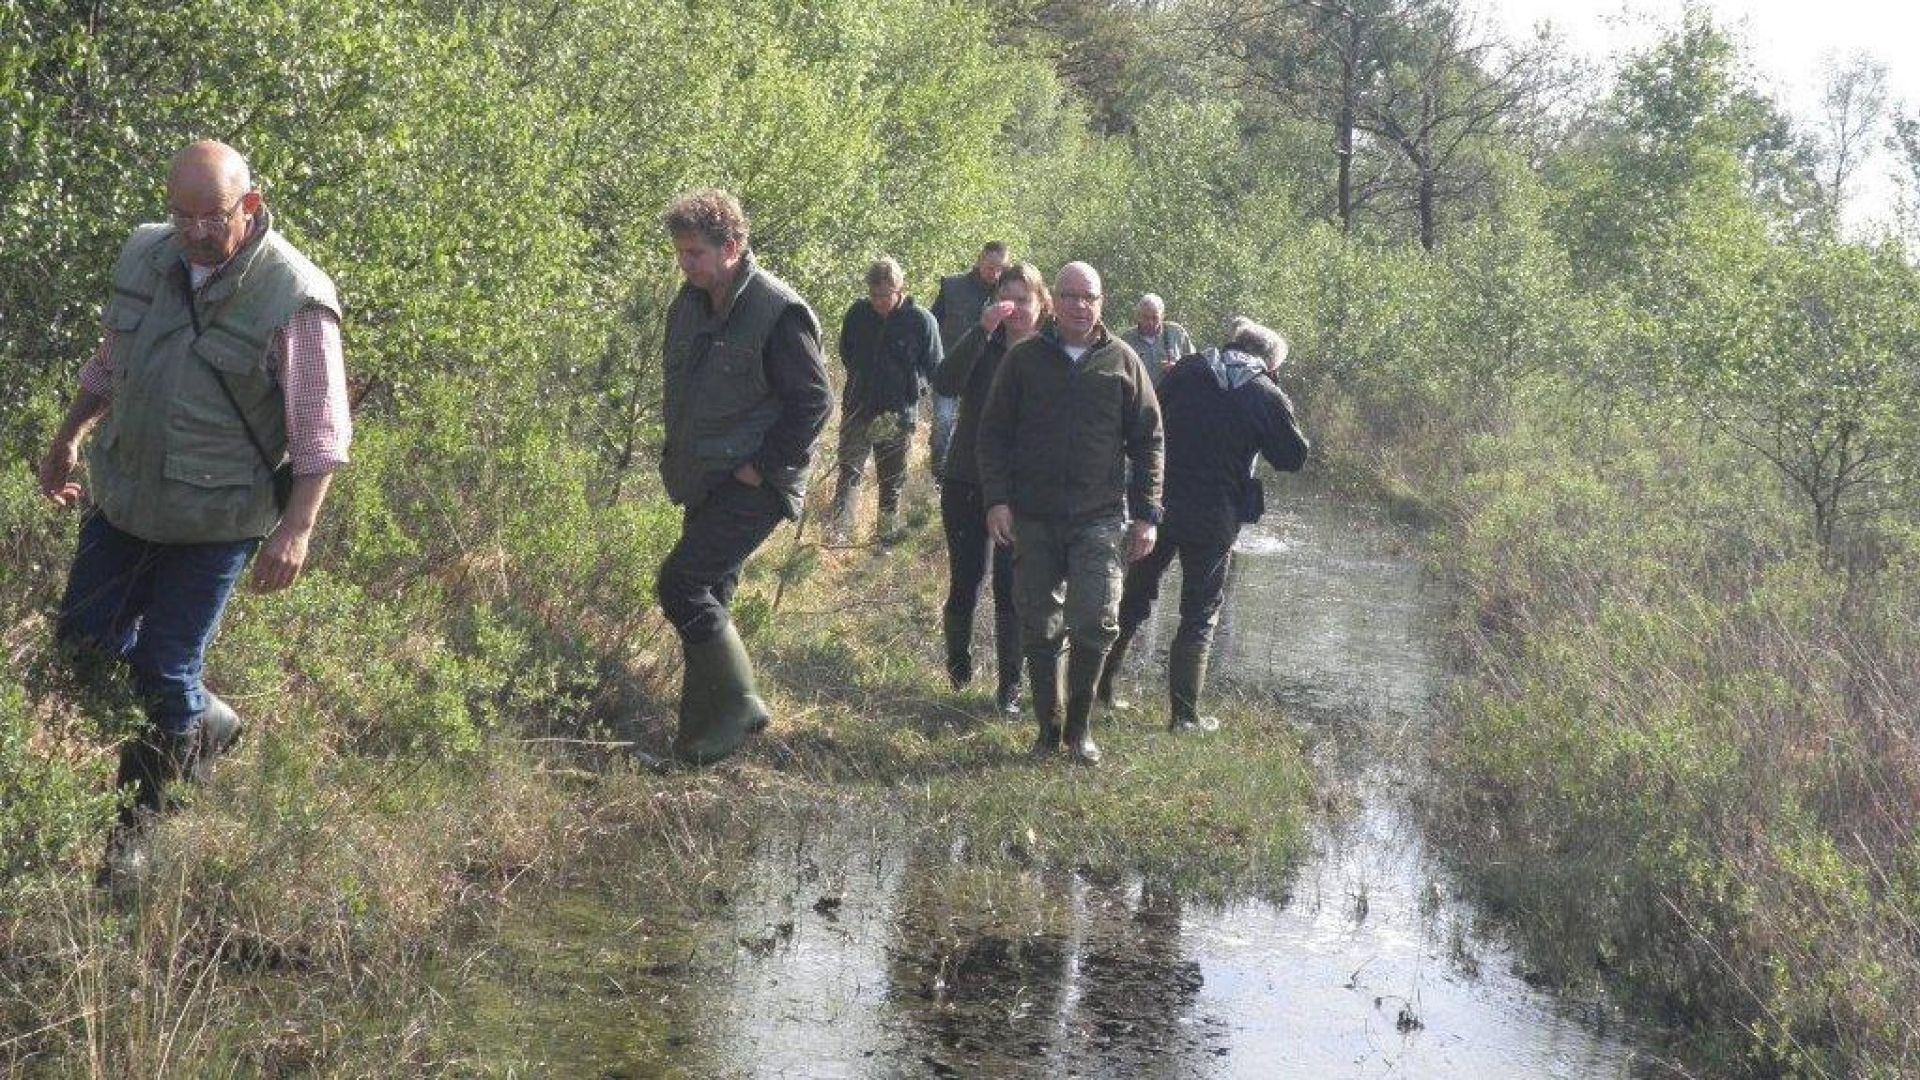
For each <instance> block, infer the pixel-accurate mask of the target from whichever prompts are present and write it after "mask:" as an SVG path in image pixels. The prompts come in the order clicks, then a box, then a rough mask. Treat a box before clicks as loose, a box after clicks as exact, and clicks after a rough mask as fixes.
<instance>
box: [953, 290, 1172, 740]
mask: <svg viewBox="0 0 1920 1080" xmlns="http://www.w3.org/2000/svg"><path fill="white" fill-rule="evenodd" d="M1100 300H1101V297H1100V275H1099V273H1098V272H1097V271H1095V270H1094V268H1093V267H1091V266H1088V265H1087V264H1085V263H1079V262H1075V263H1068V264H1067V265H1066V266H1064V267H1062V268H1061V270H1060V273H1059V276H1058V277H1057V278H1056V279H1055V283H1054V292H1053V301H1054V313H1055V314H1054V324H1053V326H1051V327H1049V328H1048V329H1047V330H1046V331H1044V332H1042V333H1041V334H1040V335H1039V336H1037V337H1034V338H1032V339H1029V340H1027V341H1025V342H1022V343H1021V344H1019V345H1017V346H1015V347H1014V348H1013V349H1011V350H1009V351H1008V352H1007V355H1006V358H1005V359H1004V360H1002V361H1001V364H1000V370H999V372H998V373H997V374H996V375H995V376H994V380H993V388H992V390H990V391H989V392H988V395H987V407H986V412H985V413H984V414H983V415H982V417H981V419H980V433H979V444H978V450H977V453H978V456H979V462H980V484H981V499H982V501H983V502H984V503H985V504H986V505H987V507H988V509H987V531H988V533H989V534H990V535H991V536H992V537H993V540H994V542H995V543H997V544H1011V545H1013V547H1014V597H1015V604H1016V606H1017V607H1018V608H1019V611H1020V630H1021V639H1022V641H1023V642H1024V643H1025V650H1026V654H1027V677H1028V680H1029V682H1030V683H1031V685H1032V688H1033V704H1034V711H1035V714H1036V715H1037V717H1038V720H1039V738H1038V740H1037V741H1036V743H1035V744H1034V753H1035V754H1037V755H1042V756H1044V755H1048V754H1052V753H1054V752H1055V751H1057V750H1058V749H1060V746H1061V741H1062V737H1063V735H1064V738H1065V745H1066V749H1067V751H1068V752H1069V753H1070V754H1071V755H1072V758H1073V760H1074V761H1076V762H1079V763H1081V764H1085V765H1094V764H1098V763H1099V760H1100V750H1099V747H1097V746H1095V745H1094V742H1093V737H1092V733H1091V730H1090V728H1091V719H1092V712H1093V701H1094V692H1095V686H1096V684H1097V683H1098V682H1099V679H1100V671H1101V668H1102V666H1103V665H1104V663H1105V661H1106V654H1107V649H1108V647H1109V646H1111V645H1112V644H1113V641H1114V638H1115V637H1117V636H1118V634H1119V623H1118V614H1119V603H1120V586H1121V570H1122V567H1123V565H1124V563H1125V562H1132V561H1133V560H1135V559H1138V558H1140V557H1142V556H1144V555H1146V554H1147V553H1148V552H1149V551H1152V550H1153V542H1154V536H1155V530H1156V526H1157V525H1158V524H1159V522H1160V486H1161V442H1162V435H1161V429H1160V406H1159V403H1158V402H1157V401H1156V400H1155V398H1154V395H1153V384H1152V381H1151V379H1150V378H1149V376H1148V374H1147V370H1146V365H1144V364H1142V363H1141V362H1140V358H1139V357H1138V356H1136V355H1134V352H1133V350H1132V349H1130V348H1128V347H1127V346H1126V345H1125V344H1124V343H1123V342H1121V341H1120V340H1119V339H1117V338H1115V337H1114V336H1113V335H1111V334H1109V333H1108V332H1107V328H1106V327H1105V326H1104V325H1102V324H1101V322H1100ZM1069 643H1070V644H1071V647H1070V648H1069ZM1063 653H1064V654H1066V657H1067V664H1066V672H1065V676H1066V718H1065V720H1066V722H1065V726H1064V730H1063V728H1062V725H1061V715H1060V682H1061V674H1062V673H1061V670H1060V668H1061V657H1062V654H1063Z"/></svg>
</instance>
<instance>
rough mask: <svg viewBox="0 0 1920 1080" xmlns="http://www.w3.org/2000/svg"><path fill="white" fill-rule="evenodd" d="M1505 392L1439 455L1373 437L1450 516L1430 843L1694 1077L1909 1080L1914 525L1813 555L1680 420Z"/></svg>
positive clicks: (1739, 473) (1546, 388)
mask: <svg viewBox="0 0 1920 1080" xmlns="http://www.w3.org/2000/svg"><path fill="white" fill-rule="evenodd" d="M1518 406H1519V407H1518V408H1517V409H1516V410H1515V411H1514V413H1513V414H1512V419H1511V420H1510V422H1508V423H1506V424H1502V425H1496V426H1495V427H1494V430H1493V431H1492V432H1491V433H1486V434H1480V435H1474V436H1469V437H1465V438H1462V439H1458V441H1460V442H1464V444H1465V450H1464V452H1456V451H1455V450H1453V449H1451V448H1441V449H1439V450H1436V446H1435V445H1434V444H1433V443H1410V444H1408V445H1405V446H1404V447H1402V448H1400V449H1399V452H1395V451H1394V449H1393V448H1392V447H1390V446H1388V447H1382V445H1381V444H1379V443H1374V444H1372V445H1373V446H1375V447H1377V449H1374V450H1372V451H1369V452H1370V453H1372V454H1374V455H1377V457H1378V458H1389V457H1391V458H1396V459H1398V460H1399V461H1400V463H1401V467H1402V470H1403V471H1402V472H1400V473H1399V474H1398V475H1399V476H1405V475H1414V476H1420V475H1423V464H1424V466H1426V467H1430V470H1431V471H1425V472H1424V476H1425V477H1426V479H1425V480H1424V481H1422V482H1418V483H1417V486H1416V487H1415V488H1414V490H1415V491H1416V492H1417V493H1418V495H1419V499H1420V501H1421V503H1422V504H1423V505H1425V506H1427V507H1428V508H1429V509H1430V510H1431V511H1432V512H1433V513H1435V514H1437V515H1438V516H1439V517H1441V518H1442V519H1443V520H1445V521H1446V522H1447V524H1446V526H1445V527H1444V528H1443V529H1442V531H1441V534H1440V537H1439V542H1438V543H1437V544H1436V545H1435V553H1436V559H1437V560H1438V562H1439V564H1440V565H1441V566H1442V567H1443V568H1444V569H1445V570H1446V571H1447V572H1448V573H1449V574H1450V575H1451V576H1452V577H1453V578H1454V579H1455V580H1456V582H1457V585H1458V597H1459V612H1458V619H1457V623H1456V625H1455V628H1454V634H1453V644H1454V648H1455V652H1456V655H1457V657H1458V660H1459V661H1460V663H1461V666H1462V668H1463V670H1464V672H1465V673H1466V675H1467V679H1466V681H1465V682H1464V683H1463V685H1462V686H1461V688H1460V690H1459V691H1458V693H1457V695H1456V697H1455V698H1454V700H1453V702H1452V706H1451V708H1450V710H1449V713H1450V721H1449V722H1448V723H1447V724H1446V725H1444V727H1443V737H1442V739H1441V741H1440V742H1439V743H1438V744H1437V745H1436V746H1435V747H1434V754H1435V757H1436V759H1437V761H1438V764H1439V771H1438V778H1439V782H1438V783H1437V784H1436V785H1435V787H1434V788H1433V791H1432V794H1431V796H1430V797H1431V799H1432V804H1431V809H1432V815H1433V819H1434V821H1435V822H1436V824H1437V826H1438V828H1439V830H1440V831H1441V832H1442V833H1443V834H1444V835H1446V836H1448V837H1450V847H1451V848H1452V849H1453V850H1454V852H1455V853H1456V855H1457V857H1458V858H1459V859H1460V860H1461V862H1462V863H1463V865H1464V868H1465V869H1466V871H1467V873H1468V875H1469V879H1470V880H1471V881H1473V882H1474V883H1475V885H1476V886H1477V888H1478V889H1479V891H1480V893H1481V895H1482V898H1483V899H1484V900H1485V901H1486V902H1487V903H1488V905H1489V906H1490V907H1491V908H1492V910H1493V911H1495V912H1496V913H1498V914H1499V915H1501V916H1502V917H1504V918H1505V919H1506V920H1507V921H1508V922H1510V923H1511V924H1512V925H1513V926H1515V927H1516V928H1517V929H1518V930H1519V931H1520V932H1521V934H1522V936H1523V938H1524V939H1525V941H1526V942H1527V945H1528V956H1529V961H1530V963H1532V964H1533V965H1535V966H1536V967H1537V968H1538V969H1539V970H1540V971H1541V972H1542V974H1543V975H1545V976H1546V977H1548V978H1551V979H1553V980H1556V981H1560V982H1565V983H1576V984H1594V983H1597V984H1600V985H1603V986H1605V987H1607V988H1610V989H1611V990H1613V991H1614V992H1615V993H1617V994H1618V995H1619V996H1620V997H1621V998H1622V999H1623V1000H1624V1001H1626V1002H1628V1003H1630V1004H1631V1005H1632V1006H1634V1007H1635V1008H1637V1009H1638V1010H1640V1011H1642V1012H1643V1013H1644V1014H1646V1015H1648V1016H1651V1017H1653V1018H1655V1019H1656V1020H1658V1021H1659V1022H1661V1023H1663V1024H1666V1025H1669V1026H1671V1027H1673V1028H1674V1029H1676V1030H1677V1032H1678V1033H1679V1036H1680V1038H1681V1039H1682V1041H1683V1042H1684V1043H1685V1044H1686V1047H1685V1048H1686V1050H1687V1051H1688V1053H1689V1056H1691V1057H1693V1058H1694V1059H1695V1060H1696V1061H1698V1062H1700V1063H1701V1067H1702V1068H1703V1069H1705V1070H1706V1071H1709V1072H1712V1073H1715V1074H1736V1075H1756V1076H1780V1075H1791V1076H1906V1075H1913V1074H1914V1073H1915V1072H1916V1071H1920V1014H1916V1012H1915V1011H1914V1009H1913V1002H1914V1001H1915V1000H1920V843H1917V842H1916V837H1920V743H1916V740H1915V731H1914V727H1913V719H1912V718H1913V705H1912V703H1913V701H1914V700H1915V699H1916V694H1917V693H1920V633H1916V627H1915V624H1914V622H1913V615H1912V613H1913V612H1914V611H1915V610H1920V576H1917V575H1916V572H1915V570H1916V566H1917V565H1920V563H1917V562H1916V559H1915V558H1914V554H1915V550H1916V549H1915V547H1914V546H1913V539H1914V538H1913V537H1912V536H1911V535H1910V534H1906V533H1903V532H1901V531H1900V529H1899V528H1898V526H1897V523H1895V522H1894V521H1893V520H1892V519H1888V520H1887V521H1885V522H1884V523H1883V524H1882V526H1881V527H1880V528H1877V529H1875V530H1873V531H1872V532H1871V533H1869V534H1868V535H1870V536H1871V537H1872V544H1871V548H1870V550H1869V551H1868V552H1867V553H1865V554H1863V553H1862V551H1861V550H1860V549H1856V550H1855V552H1854V557H1853V558H1851V559H1850V560H1841V559H1837V558H1834V557H1833V556H1832V554H1831V553H1824V552H1822V551H1821V550H1820V549H1819V547H1818V545H1817V544H1815V543H1814V542H1813V540H1812V536H1811V533H1810V532H1809V531H1808V530H1807V529H1806V528H1805V526H1804V513H1803V512H1801V511H1800V510H1799V508H1798V507H1796V505H1795V504H1794V503H1793V501H1792V497H1791V495H1790V493H1788V492H1786V491H1783V490H1782V488H1781V486H1780V485H1779V483H1778V481H1777V480H1776V479H1775V477H1774V476H1773V475H1772V474H1771V472H1770V471H1766V470H1756V469H1755V468H1753V465H1752V461H1751V458H1750V457H1749V456H1748V455H1746V454H1744V453H1743V452H1742V451H1741V450H1740V448H1738V447H1735V446H1730V445H1728V444H1727V443H1725V442H1723V441H1720V440H1716V439H1714V438H1712V437H1710V436H1706V435H1702V433H1701V432H1700V430H1699V429H1698V428H1697V427H1695V426H1692V425H1688V424H1685V423H1671V422H1663V420H1662V418H1661V417H1659V416H1658V415H1657V414H1656V415H1648V414H1645V413H1641V414H1639V415H1638V416H1635V415H1630V414H1627V413H1624V412H1614V413H1607V412H1595V411H1592V410H1590V409H1586V408H1583V407H1581V406H1580V404H1579V395H1577V394H1572V393H1568V392H1566V390H1565V388H1562V387H1558V386H1554V385H1551V384H1550V383H1548V384H1542V385H1538V386H1536V387H1535V388H1534V392H1533V393H1530V394H1523V395H1521V396H1520V398H1519V400H1518ZM1351 434H1353V435H1354V437H1355V442H1354V443H1353V444H1351V445H1359V446H1365V445H1368V444H1367V443H1366V441H1365V433H1363V432H1352V433H1351ZM1457 434H1458V433H1456V435H1457ZM1450 441H1452V440H1450ZM1356 456H1357V457H1361V458H1364V457H1365V456H1366V454H1365V453H1363V454H1359V455H1356ZM1351 467H1352V468H1353V469H1354V470H1355V471H1356V472H1361V473H1364V472H1365V471H1366V463H1365V461H1364V460H1362V461H1360V462H1357V463H1354V464H1353V465H1352V466H1351ZM1384 482H1385V483H1387V484H1398V483H1402V482H1403V481H1401V480H1399V479H1396V477H1395V476H1394V475H1389V476H1387V477H1385V479H1384ZM1823 556H1826V557H1824V558H1823Z"/></svg>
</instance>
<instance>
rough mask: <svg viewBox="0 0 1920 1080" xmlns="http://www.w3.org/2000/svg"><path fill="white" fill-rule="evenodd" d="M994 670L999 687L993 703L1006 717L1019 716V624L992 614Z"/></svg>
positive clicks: (995, 692)
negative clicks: (997, 676)
mask: <svg viewBox="0 0 1920 1080" xmlns="http://www.w3.org/2000/svg"><path fill="white" fill-rule="evenodd" d="M993 651H994V670H995V671H996V672H998V673H999V685H998V687H997V688H996V689H995V691H994V694H993V703H994V705H995V706H996V707H998V708H999V710H1000V711H1001V712H1002V713H1004V714H1006V715H1007V716H1014V717H1017V716H1019V715H1020V624H1019V623H1018V622H1015V621H1014V620H1012V619H1002V618H1000V615H999V612H998V611H997V610H996V611H995V613H994V625H993Z"/></svg>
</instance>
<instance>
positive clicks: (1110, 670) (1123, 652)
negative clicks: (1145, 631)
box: [1094, 626, 1134, 710]
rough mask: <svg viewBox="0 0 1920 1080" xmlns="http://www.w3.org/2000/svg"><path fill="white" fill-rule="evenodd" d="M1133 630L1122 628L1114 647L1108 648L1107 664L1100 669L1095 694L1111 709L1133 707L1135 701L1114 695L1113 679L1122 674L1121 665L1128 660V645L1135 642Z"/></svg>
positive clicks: (1114, 640)
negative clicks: (1098, 682)
mask: <svg viewBox="0 0 1920 1080" xmlns="http://www.w3.org/2000/svg"><path fill="white" fill-rule="evenodd" d="M1133 632H1134V628H1133V627H1125V626H1123V627H1121V628H1120V636H1119V637H1117V638H1114V639H1113V648H1111V649H1108V650H1107V663H1106V666H1105V667H1102V668H1101V669H1100V685H1099V688H1098V690H1097V691H1096V692H1095V695H1094V696H1095V698H1097V699H1098V700H1099V702H1100V704H1102V705H1105V706H1106V707H1107V708H1109V709H1120V710H1124V709H1131V708H1133V702H1131V701H1128V700H1126V699H1125V698H1116V697H1114V696H1113V681H1114V679H1115V678H1116V677H1117V676H1118V675H1119V674H1120V665H1121V664H1122V663H1124V662H1125V661H1126V658H1127V646H1128V645H1130V644H1132V643H1133Z"/></svg>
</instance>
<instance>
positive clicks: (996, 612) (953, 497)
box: [933, 263, 1053, 716]
mask: <svg viewBox="0 0 1920 1080" xmlns="http://www.w3.org/2000/svg"><path fill="white" fill-rule="evenodd" d="M994 296H995V301H994V302H993V303H991V304H988V305H987V306H986V308H985V309H984V310H983V311H982V312H981V313H980V323H979V325H977V326H974V327H972V328H970V329H969V330H968V331H967V332H966V334H965V335H964V336H963V337H961V339H960V340H959V341H957V342H955V343H954V345H953V350H952V351H951V352H950V353H948V354H947V357H946V359H944V360H942V361H941V363H940V367H939V368H938V369H936V370H935V371H934V374H933V391H934V393H936V394H940V395H942V396H945V397H955V398H959V399H960V414H959V417H958V419H956V420H955V421H954V425H953V437H952V440H951V441H950V442H949V443H948V444H947V456H946V461H945V463H944V464H943V465H942V467H941V475H940V519H941V522H942V523H943V524H944V525H945V527H946V532H947V568H948V584H947V603H946V606H945V608H944V609H943V610H942V624H943V627H944V629H945V632H946V642H947V677H948V678H950V679H951V680H953V688H954V689H955V690H958V689H960V688H962V687H964V686H966V685H967V684H968V683H969V682H971V681H972V679H973V613H974V610H975V609H976V608H978V607H979V606H980V587H981V584H982V582H983V579H985V577H986V575H987V566H988V561H989V560H991V561H992V566H993V636H994V656H995V659H996V662H997V664H998V668H999V671H998V674H999V686H998V689H997V690H996V692H995V694H994V704H995V705H996V706H997V707H998V708H999V709H1000V711H1001V712H1003V713H1006V714H1008V715H1012V716H1018V715H1019V714H1020V621H1019V619H1018V617H1017V616H1016V615H1015V613H1014V610H1013V551H1012V549H1011V548H997V547H995V546H994V544H993V541H992V540H991V539H990V538H989V537H988V536H987V508H986V507H985V506H983V505H981V498H980V465H979V462H978V460H977V459H976V457H975V455H974V447H975V445H976V442H977V439H978V436H979V431H980V413H981V411H982V410H983V409H984V408H986V403H987V390H988V389H989V388H990V387H992V386H993V375H994V372H996V371H998V370H999V368H1000V360H1001V358H1002V357H1004V356H1005V355H1006V354H1007V350H1008V349H1010V348H1012V347H1013V346H1015V345H1018V344H1019V343H1020V342H1022V341H1025V340H1026V339H1028V338H1030V337H1032V336H1033V335H1034V334H1036V333H1038V332H1039V331H1040V324H1041V322H1042V321H1044V320H1045V319H1046V317H1047V316H1048V314H1050V313H1051V312H1052V310H1053V300H1052V298H1051V297H1050V296H1048V294H1047V286H1046V282H1045V280H1044V279H1042V278H1041V276H1040V271H1038V270H1036V269H1034V268H1033V267H1032V266H1031V265H1029V264H1027V263H1014V264H1013V265H1012V266H1009V267H1007V268H1006V269H1005V270H1003V271H1001V273H1000V281H999V284H998V285H997V286H995V289H994Z"/></svg>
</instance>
